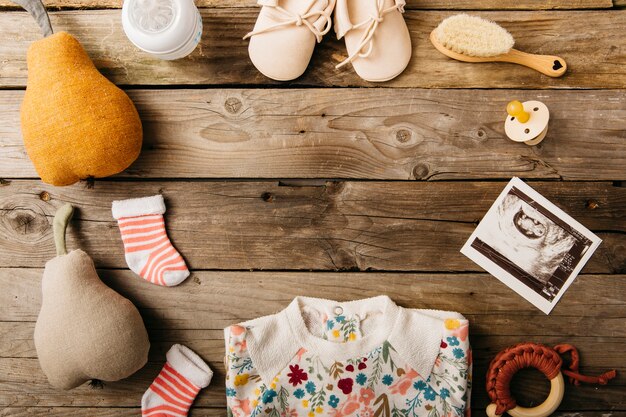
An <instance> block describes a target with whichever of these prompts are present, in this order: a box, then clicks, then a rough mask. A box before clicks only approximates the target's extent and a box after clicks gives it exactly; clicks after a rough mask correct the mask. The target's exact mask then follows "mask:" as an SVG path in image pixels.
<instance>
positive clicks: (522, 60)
mask: <svg viewBox="0 0 626 417" xmlns="http://www.w3.org/2000/svg"><path fill="white" fill-rule="evenodd" d="M498 61H503V62H512V63H514V64H519V65H524V66H526V67H528V68H532V69H534V70H536V71H539V72H540V73H542V74H545V75H548V76H550V77H560V76H562V75H563V74H565V71H567V63H566V62H565V60H564V59H563V58H561V57H558V56H554V55H536V54H529V53H526V52H522V51H518V50H517V49H511V50H510V51H509V53H508V54H504V55H500V56H499V57H498Z"/></svg>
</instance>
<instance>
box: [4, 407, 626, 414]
mask: <svg viewBox="0 0 626 417" xmlns="http://www.w3.org/2000/svg"><path fill="white" fill-rule="evenodd" d="M140 413H141V409H140V408H139V407H135V408H133V407H124V408H122V407H110V408H96V407H91V408H87V407H6V408H4V409H2V410H0V417H32V416H38V415H40V414H41V415H44V414H45V415H46V416H49V417H67V416H72V417H137V416H138V415H140ZM472 415H473V416H475V417H482V416H486V414H485V412H484V410H482V409H476V410H473V411H472ZM225 416H226V410H225V409H223V408H204V407H198V406H196V405H194V406H193V407H192V409H191V411H190V413H189V417H225ZM624 416H626V412H623V411H557V412H556V413H554V414H552V417H624Z"/></svg>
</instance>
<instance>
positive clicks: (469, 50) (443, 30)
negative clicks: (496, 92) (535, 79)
mask: <svg viewBox="0 0 626 417" xmlns="http://www.w3.org/2000/svg"><path fill="white" fill-rule="evenodd" d="M430 41H431V42H432V43H433V45H434V46H435V48H437V50H438V51H439V52H441V53H442V54H444V55H446V56H449V57H450V58H453V59H456V60H459V61H464V62H512V63H514V64H519V65H524V66H526V67H529V68H532V69H534V70H536V71H539V72H540V73H542V74H545V75H548V76H550V77H560V76H562V75H563V74H565V71H566V70H567V64H566V63H565V60H564V59H563V58H560V57H558V56H553V55H535V54H528V53H526V52H521V51H518V50H517V49H513V44H514V43H515V40H514V39H513V36H511V34H510V33H509V32H507V31H506V29H504V28H503V27H501V26H499V25H498V24H497V23H494V22H492V21H489V20H486V19H483V18H481V17H478V16H470V15H467V14H458V15H454V16H450V17H448V18H447V19H444V20H443V21H442V22H441V23H440V24H439V26H437V27H436V28H435V30H433V31H432V32H431V34H430Z"/></svg>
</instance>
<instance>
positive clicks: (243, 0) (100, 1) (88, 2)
mask: <svg viewBox="0 0 626 417" xmlns="http://www.w3.org/2000/svg"><path fill="white" fill-rule="evenodd" d="M619 1H620V0H616V2H619ZM43 3H44V4H45V5H46V7H47V8H48V9H49V10H54V9H118V8H121V7H122V3H123V2H122V0H45V1H44V2H43ZM195 4H196V6H198V7H218V8H230V7H255V6H256V1H255V0H196V1H195ZM612 6H613V2H612V1H611V0H569V1H568V0H547V1H533V0H524V1H515V2H513V1H506V0H458V1H453V0H448V1H437V0H408V1H407V5H406V9H407V10H413V9H416V10H428V9H438V10H575V9H602V8H611V7H612ZM0 9H7V10H15V9H17V8H16V6H15V3H12V2H10V1H8V0H0Z"/></svg>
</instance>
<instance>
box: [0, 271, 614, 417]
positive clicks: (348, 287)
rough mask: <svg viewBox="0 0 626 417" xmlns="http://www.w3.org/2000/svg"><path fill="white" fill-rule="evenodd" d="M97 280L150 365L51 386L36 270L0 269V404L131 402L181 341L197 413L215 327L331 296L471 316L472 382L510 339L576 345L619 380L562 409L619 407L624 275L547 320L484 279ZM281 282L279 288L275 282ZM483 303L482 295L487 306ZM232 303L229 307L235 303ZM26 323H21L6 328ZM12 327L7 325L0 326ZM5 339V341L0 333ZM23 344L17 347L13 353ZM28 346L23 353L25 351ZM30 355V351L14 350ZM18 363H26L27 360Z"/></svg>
mask: <svg viewBox="0 0 626 417" xmlns="http://www.w3.org/2000/svg"><path fill="white" fill-rule="evenodd" d="M100 273H101V276H102V277H103V280H104V281H105V282H106V283H107V284H108V285H110V286H111V287H112V288H114V289H116V290H118V291H119V292H120V293H122V294H123V295H125V296H127V297H128V298H129V299H130V300H131V301H133V302H134V303H135V304H136V305H137V306H138V307H139V309H140V311H141V313H142V316H143V317H144V320H145V322H146V324H147V327H148V328H149V332H150V337H151V340H152V343H153V344H152V349H151V354H150V362H149V363H148V365H147V366H146V367H145V368H144V369H143V370H141V371H140V372H138V373H137V374H135V375H133V376H132V377H131V378H129V379H127V380H125V381H121V382H118V383H108V384H107V385H106V387H105V388H104V389H103V390H95V391H94V390H93V389H90V388H87V387H81V388H78V389H76V390H73V391H71V392H63V391H59V390H54V389H52V388H51V387H49V386H48V384H47V382H46V379H45V376H44V375H43V374H42V373H41V370H40V369H39V364H38V362H37V360H36V359H35V358H34V357H30V356H32V352H33V350H32V344H31V343H32V342H30V341H28V342H24V341H25V340H26V339H27V338H28V334H32V328H33V327H32V326H33V323H32V321H33V320H34V318H35V317H36V314H37V310H38V306H39V305H40V298H39V297H40V294H39V292H40V277H41V270H37V269H14V270H7V269H3V270H0V289H1V291H0V321H3V322H4V323H2V327H0V329H2V331H1V332H0V334H2V335H8V337H9V338H12V339H13V342H8V344H7V342H6V341H3V342H2V344H1V345H0V346H1V348H0V352H2V353H1V354H0V356H11V352H17V355H16V356H20V357H18V358H7V357H3V358H2V359H0V380H2V381H3V384H0V405H4V406H11V407H21V406H24V407H28V406H30V407H32V406H34V405H37V406H41V407H59V406H66V405H71V406H75V407H94V406H98V407H106V406H115V407H120V406H124V407H125V406H129V407H131V406H135V405H136V404H139V399H140V397H141V395H142V394H143V391H144V390H145V387H147V386H148V385H149V384H150V382H151V381H152V379H153V378H154V377H155V376H156V374H157V373H158V372H159V370H160V368H161V366H162V361H163V359H162V358H163V356H164V353H165V352H166V351H167V349H168V348H169V346H171V344H172V343H175V342H176V343H184V344H186V345H188V346H190V347H191V348H192V349H194V350H196V351H197V352H198V353H199V354H200V355H201V356H202V357H203V358H204V359H205V360H206V361H208V363H209V364H210V365H211V367H212V368H213V369H214V371H215V373H216V376H215V378H214V382H213V385H212V387H211V388H210V389H209V390H204V391H203V392H202V393H201V394H200V396H199V398H198V400H197V402H196V406H199V407H221V406H223V404H224V400H223V398H224V392H223V390H224V389H223V370H222V365H221V363H222V355H223V341H222V339H221V337H222V334H221V331H220V330H219V329H220V328H222V327H225V326H227V325H229V324H232V323H235V322H239V321H241V320H245V319H248V318H252V317H258V316H262V315H265V314H270V313H272V312H275V311H278V310H279V309H282V308H284V307H285V306H286V305H287V304H288V302H289V300H290V299H291V298H292V297H293V296H294V295H296V294H298V295H308V296H328V293H329V291H331V290H332V291H333V292H334V293H336V294H338V295H339V298H341V299H354V298H360V297H368V296H370V295H373V294H380V293H383V292H386V293H387V294H389V295H390V296H391V297H392V298H393V299H394V300H396V301H397V302H398V303H399V304H401V305H403V306H406V307H424V308H433V307H435V308H444V309H454V310H460V311H462V312H463V313H464V314H466V315H467V317H468V318H469V319H470V320H471V326H472V329H471V338H472V343H473V345H474V349H475V364H476V371H475V374H474V375H475V377H476V386H477V387H480V386H481V385H482V383H483V382H482V381H481V379H482V375H484V373H485V369H486V366H487V363H488V361H489V359H490V357H491V356H493V354H495V352H497V351H498V350H500V349H501V348H503V347H504V346H508V345H510V344H513V343H516V342H519V341H522V340H534V341H537V342H543V343H548V344H555V343H558V342H571V343H575V344H576V345H577V346H578V347H579V349H580V350H581V352H582V355H583V363H582V364H583V371H584V372H586V373H589V374H597V373H600V372H602V371H604V370H606V369H607V368H609V367H617V369H618V371H619V376H618V379H617V380H615V381H614V382H612V383H611V384H610V385H609V386H607V387H602V388H600V389H598V388H595V387H589V386H587V387H581V388H576V389H569V390H568V394H567V397H566V400H565V402H564V403H563V406H562V410H577V411H580V410H587V409H590V410H594V409H598V410H605V409H609V408H612V409H614V410H619V409H624V408H626V398H624V397H625V395H624V393H625V390H624V385H626V374H625V373H624V370H625V369H624V365H623V364H624V363H625V362H624V360H623V359H624V358H623V356H624V351H623V348H622V346H623V342H624V339H625V338H626V333H625V332H623V331H622V330H623V326H622V325H621V323H622V321H623V316H624V312H625V310H626V297H625V294H624V291H626V286H625V285H624V284H625V283H626V276H592V275H585V276H582V277H580V278H579V279H578V280H577V281H576V283H575V284H574V285H573V286H572V288H571V289H570V290H569V291H568V293H567V295H566V296H565V297H564V299H563V300H562V302H561V303H560V304H559V305H558V306H557V307H556V309H555V311H554V313H553V314H552V315H550V316H545V315H543V314H542V313H540V312H538V311H537V310H536V309H535V308H534V307H532V306H530V305H529V304H527V303H526V302H525V301H523V300H522V299H521V298H519V297H517V296H515V295H514V294H513V293H511V291H510V290H508V289H506V288H505V287H504V286H503V285H502V284H500V283H499V282H498V281H496V280H495V279H494V278H492V277H489V276H488V275H486V274H478V275H476V274H461V275H459V274H451V275H445V274H436V275H412V274H397V273H395V274H372V273H368V274H364V273H360V274H355V273H342V274H338V273H326V274H320V273H269V272H255V273H251V272H194V276H193V277H192V278H191V279H189V280H187V281H186V282H184V283H183V284H181V285H180V286H179V287H177V288H176V290H175V291H172V289H168V288H162V287H158V286H154V285H150V284H148V283H146V282H144V281H142V280H141V279H139V278H137V277H134V276H133V275H132V274H131V273H130V272H129V271H100ZM286 283H288V285H285V284H286ZM241 288H257V289H259V291H257V292H256V293H255V299H256V301H257V302H255V303H246V302H245V300H246V299H247V296H246V294H244V293H242V291H241ZM484 300H490V304H489V305H488V306H487V305H486V304H485V302H484ZM234 306H235V307H236V308H235V307H234ZM16 320H28V321H29V322H27V323H15V321H16ZM7 321H13V322H14V323H8V322H7ZM2 339H4V337H3V338H2ZM18 344H21V347H18V349H17V351H16V350H15V346H17V345H18ZM29 345H30V346H29ZM27 351H30V353H29V354H26V355H25V354H24V353H25V352H27ZM27 356H28V357H27ZM523 381H531V382H532V384H529V386H530V387H532V388H531V389H529V390H527V392H525V393H524V396H523V398H525V399H528V400H530V401H535V400H537V399H541V398H542V395H545V392H544V391H543V385H542V380H541V378H537V377H536V375H529V376H527V379H523ZM485 402H486V398H485V396H484V391H483V390H481V389H480V388H477V389H476V390H475V394H474V404H475V406H476V407H482V406H484V404H485Z"/></svg>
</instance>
